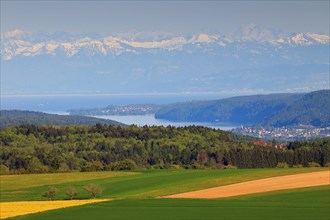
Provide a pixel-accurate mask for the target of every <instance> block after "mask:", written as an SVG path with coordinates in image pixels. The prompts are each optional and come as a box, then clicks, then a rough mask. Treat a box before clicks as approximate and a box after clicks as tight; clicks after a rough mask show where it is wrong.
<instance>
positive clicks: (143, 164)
mask: <svg viewBox="0 0 330 220" xmlns="http://www.w3.org/2000/svg"><path fill="white" fill-rule="evenodd" d="M0 146H1V148H0V159H1V172H2V173H10V172H13V173H43V172H68V171H101V170H132V169H137V168H139V169H141V168H159V169H162V168H181V167H182V168H226V167H228V166H237V167H238V168H263V167H276V166H277V164H278V163H281V162H284V163H287V164H288V165H289V166H294V165H298V164H301V165H303V166H308V164H309V163H310V162H314V163H318V164H320V165H321V166H326V164H327V163H329V155H330V153H329V152H330V138H327V139H319V140H313V141H303V142H291V143H289V144H288V145H287V146H286V147H284V148H282V149H277V148H275V147H273V146H272V145H271V144H269V145H267V146H260V145H258V144H256V143H255V140H254V139H252V138H249V137H244V136H238V135H235V134H232V133H230V132H224V131H220V130H214V129H210V128H205V127H200V126H189V127H181V128H176V127H172V126H168V127H162V126H152V127H148V126H145V127H137V126H130V127H116V126H106V125H99V124H98V125H95V126H66V127H51V126H46V127H45V126H33V125H25V126H19V127H14V128H5V129H1V130H0Z"/></svg>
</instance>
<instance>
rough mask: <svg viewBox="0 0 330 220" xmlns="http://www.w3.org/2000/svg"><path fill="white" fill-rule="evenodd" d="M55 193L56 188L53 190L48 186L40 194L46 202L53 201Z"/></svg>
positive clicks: (52, 187) (56, 191)
mask: <svg viewBox="0 0 330 220" xmlns="http://www.w3.org/2000/svg"><path fill="white" fill-rule="evenodd" d="M57 193H58V189H57V188H55V187H54V186H49V187H48V189H47V190H46V191H45V192H44V193H43V194H42V197H45V198H47V199H48V200H53V199H54V197H55V196H56V194H57Z"/></svg>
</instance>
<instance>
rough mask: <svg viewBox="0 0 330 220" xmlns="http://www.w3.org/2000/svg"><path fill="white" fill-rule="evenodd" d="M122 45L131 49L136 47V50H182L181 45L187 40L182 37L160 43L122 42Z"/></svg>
mask: <svg viewBox="0 0 330 220" xmlns="http://www.w3.org/2000/svg"><path fill="white" fill-rule="evenodd" d="M122 42H123V43H124V44H127V45H129V46H132V47H138V48H149V49H155V48H163V49H180V48H182V44H184V43H186V42H187V40H186V39H185V38H184V37H176V38H172V39H169V40H162V41H144V42H138V41H127V40H123V41H122Z"/></svg>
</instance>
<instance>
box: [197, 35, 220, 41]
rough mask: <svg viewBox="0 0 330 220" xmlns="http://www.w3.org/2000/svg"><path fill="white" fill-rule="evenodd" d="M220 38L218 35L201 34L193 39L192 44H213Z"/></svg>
mask: <svg viewBox="0 0 330 220" xmlns="http://www.w3.org/2000/svg"><path fill="white" fill-rule="evenodd" d="M218 38H219V37H218V36H216V35H208V34H199V35H198V36H195V37H193V38H192V40H191V42H193V43H213V42H214V41H216V40H218Z"/></svg>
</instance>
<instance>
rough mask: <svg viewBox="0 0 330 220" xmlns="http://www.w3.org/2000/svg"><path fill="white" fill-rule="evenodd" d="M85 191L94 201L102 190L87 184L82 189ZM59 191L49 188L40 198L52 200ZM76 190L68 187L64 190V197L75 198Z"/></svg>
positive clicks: (52, 187)
mask: <svg viewBox="0 0 330 220" xmlns="http://www.w3.org/2000/svg"><path fill="white" fill-rule="evenodd" d="M83 189H84V190H86V191H87V193H88V194H89V195H90V197H91V198H93V199H95V198H96V196H98V195H100V194H101V193H102V189H101V188H100V187H99V186H97V185H95V184H89V185H87V186H85V187H84V188H83ZM58 192H59V189H58V188H56V187H54V186H49V187H48V188H47V190H46V191H45V192H43V193H42V197H45V198H47V199H48V200H54V198H55V196H56V195H57V194H58ZM77 194H78V193H77V190H76V188H74V187H72V186H70V187H68V188H66V191H65V195H66V196H67V198H68V199H70V200H72V199H74V198H75V197H76V196H77Z"/></svg>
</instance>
